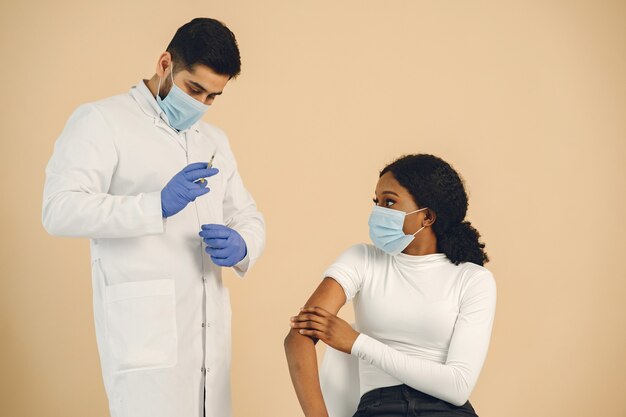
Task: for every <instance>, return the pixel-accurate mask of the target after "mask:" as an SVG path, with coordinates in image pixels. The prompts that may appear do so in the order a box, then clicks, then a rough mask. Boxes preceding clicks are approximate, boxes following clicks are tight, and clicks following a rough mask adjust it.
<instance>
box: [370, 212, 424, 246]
mask: <svg viewBox="0 0 626 417" xmlns="http://www.w3.org/2000/svg"><path fill="white" fill-rule="evenodd" d="M427 208H428V207H424V208H421V209H419V210H415V211H411V212H409V213H405V212H404V211H400V210H394V209H390V208H387V207H380V206H374V208H373V209H372V213H371V214H370V219H369V222H368V223H369V226H370V238H371V239H372V242H374V245H376V247H377V248H379V249H381V250H383V251H385V252H387V253H388V254H390V255H397V254H399V253H400V252H402V251H403V250H404V249H406V247H407V246H409V243H411V242H412V241H413V239H415V235H416V234H418V233H419V232H421V231H422V229H424V227H425V226H422V227H421V228H420V229H419V230H418V231H417V232H415V233H413V234H412V235H405V234H404V232H403V231H402V227H404V218H405V217H406V216H408V215H409V214H413V213H417V212H419V211H422V210H426V209H427Z"/></svg>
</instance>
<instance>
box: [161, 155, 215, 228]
mask: <svg viewBox="0 0 626 417" xmlns="http://www.w3.org/2000/svg"><path fill="white" fill-rule="evenodd" d="M218 172H219V171H218V170H217V168H210V169H207V163H206V162H196V163H193V164H189V165H187V166H186V167H185V168H183V170H182V171H180V172H179V173H178V174H176V175H174V177H172V179H171V180H170V182H168V183H167V185H166V186H165V188H163V190H161V209H162V211H163V217H170V216H173V215H174V214H176V213H178V212H179V211H181V210H182V209H184V208H185V207H186V206H187V204H189V203H191V202H192V201H194V200H195V199H196V198H198V197H200V196H201V195H204V194H206V193H208V192H209V188H208V187H207V182H206V181H205V182H204V183H200V182H197V183H196V182H194V181H197V180H199V179H200V178H208V177H212V176H213V175H215V174H217V173H218Z"/></svg>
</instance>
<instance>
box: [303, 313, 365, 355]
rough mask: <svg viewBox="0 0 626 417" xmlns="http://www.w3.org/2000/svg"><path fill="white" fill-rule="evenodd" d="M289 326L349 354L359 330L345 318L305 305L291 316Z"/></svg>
mask: <svg viewBox="0 0 626 417" xmlns="http://www.w3.org/2000/svg"><path fill="white" fill-rule="evenodd" d="M291 327H292V328H294V329H296V330H298V332H299V333H300V334H302V335H305V336H309V337H313V338H316V339H319V340H321V341H322V342H324V343H326V344H327V345H328V346H330V347H332V348H334V349H337V350H339V351H341V352H345V353H348V354H350V352H351V350H352V345H353V344H354V341H355V340H356V338H357V337H358V336H359V332H357V331H356V330H354V329H353V328H352V326H350V324H349V323H348V322H346V321H345V320H342V319H340V318H339V317H337V316H335V315H334V314H331V313H329V312H328V311H326V310H324V309H323V308H321V307H305V308H303V309H301V310H300V314H298V315H297V316H295V317H292V318H291Z"/></svg>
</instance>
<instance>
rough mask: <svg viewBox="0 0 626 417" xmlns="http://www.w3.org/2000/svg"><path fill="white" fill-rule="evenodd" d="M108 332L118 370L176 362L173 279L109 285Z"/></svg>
mask: <svg viewBox="0 0 626 417" xmlns="http://www.w3.org/2000/svg"><path fill="white" fill-rule="evenodd" d="M105 303H106V307H105V308H106V333H107V339H108V346H109V349H110V351H111V356H112V358H113V366H114V368H115V370H116V371H118V372H125V371H133V370H142V369H156V368H166V367H171V366H174V365H176V362H177V359H178V337H177V333H176V302H175V286H174V280H172V279H159V280H150V281H136V282H125V283H123V284H116V285H110V286H108V287H106V293H105Z"/></svg>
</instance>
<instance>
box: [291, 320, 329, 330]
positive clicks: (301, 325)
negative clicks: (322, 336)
mask: <svg viewBox="0 0 626 417" xmlns="http://www.w3.org/2000/svg"><path fill="white" fill-rule="evenodd" d="M291 327H292V328H294V329H308V330H318V331H320V332H324V331H325V330H326V325H324V324H321V323H317V322H315V321H292V322H291Z"/></svg>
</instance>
